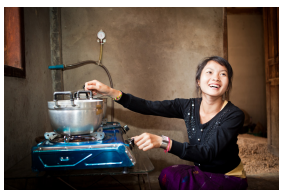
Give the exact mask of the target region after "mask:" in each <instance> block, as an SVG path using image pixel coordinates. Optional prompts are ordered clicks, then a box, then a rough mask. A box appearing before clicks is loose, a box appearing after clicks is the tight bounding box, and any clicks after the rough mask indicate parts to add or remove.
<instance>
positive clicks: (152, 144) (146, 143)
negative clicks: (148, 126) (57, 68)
mask: <svg viewBox="0 0 282 195" xmlns="http://www.w3.org/2000/svg"><path fill="white" fill-rule="evenodd" d="M133 138H134V143H135V145H137V146H138V148H139V149H140V150H143V151H147V150H150V149H152V148H159V147H160V146H161V144H162V137H160V136H158V135H154V134H150V133H143V134H141V135H139V136H135V137H133Z"/></svg>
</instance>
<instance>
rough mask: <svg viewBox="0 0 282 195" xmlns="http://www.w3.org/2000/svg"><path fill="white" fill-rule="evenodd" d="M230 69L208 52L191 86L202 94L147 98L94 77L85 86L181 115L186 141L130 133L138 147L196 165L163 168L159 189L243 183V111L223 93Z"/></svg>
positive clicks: (144, 108) (142, 108)
mask: <svg viewBox="0 0 282 195" xmlns="http://www.w3.org/2000/svg"><path fill="white" fill-rule="evenodd" d="M232 76H233V71H232V68H231V66H230V64H229V63H228V62H227V61H226V60H225V59H223V58H221V57H218V56H212V57H209V58H206V59H205V60H204V61H203V62H201V63H200V64H199V65H198V68H197V72H196V86H197V89H198V90H199V91H200V92H201V93H200V94H201V96H202V97H201V98H190V99H182V98H177V99H174V100H162V101H148V100H144V99H141V98H138V97H135V96H133V95H131V94H126V93H124V92H122V91H119V90H116V89H113V88H110V87H108V86H106V85H104V84H103V83H101V82H99V81H97V80H93V81H89V82H86V83H85V90H91V91H93V93H94V94H96V93H100V94H103V95H108V96H110V97H112V98H113V99H114V100H115V101H116V102H117V103H119V104H121V105H122V106H123V107H125V108H127V109H129V110H131V111H134V112H137V113H141V114H145V115H155V116H163V117H168V118H180V119H184V121H185V124H186V127H187V132H188V138H189V142H188V140H187V142H184V143H180V142H178V141H176V140H172V139H170V138H169V137H166V136H163V135H162V136H159V135H154V134H150V133H143V134H141V135H139V136H135V137H134V143H135V144H136V145H137V146H138V148H139V149H140V150H143V151H147V150H150V149H153V148H162V149H164V150H165V152H169V153H171V154H174V155H176V156H178V157H179V158H181V159H184V160H188V161H192V162H194V164H195V166H189V165H173V166H170V167H167V168H165V169H163V170H162V172H161V174H160V176H159V183H160V186H161V188H162V189H172V190H176V189H184V190H188V189H207V190H212V189H225V190H230V189H235V190H236V189H246V188H247V186H248V184H247V180H246V173H245V171H244V168H243V164H242V162H241V159H240V157H239V156H238V153H239V149H238V145H237V136H238V133H239V131H240V130H241V128H242V127H243V123H244V113H243V112H242V111H241V110H240V109H239V108H238V107H236V106H235V105H233V104H232V103H231V102H230V101H227V100H226V98H227V97H228V95H226V94H227V93H228V92H229V91H230V89H231V87H232Z"/></svg>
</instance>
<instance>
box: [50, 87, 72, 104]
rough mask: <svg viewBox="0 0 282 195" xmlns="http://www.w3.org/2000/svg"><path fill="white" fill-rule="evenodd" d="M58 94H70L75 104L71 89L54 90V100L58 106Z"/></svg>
mask: <svg viewBox="0 0 282 195" xmlns="http://www.w3.org/2000/svg"><path fill="white" fill-rule="evenodd" d="M58 95H69V96H70V101H71V105H72V106H75V104H74V99H73V95H72V92H71V91H55V92H54V100H53V101H54V102H55V105H56V107H60V106H59V105H58V99H57V97H58Z"/></svg>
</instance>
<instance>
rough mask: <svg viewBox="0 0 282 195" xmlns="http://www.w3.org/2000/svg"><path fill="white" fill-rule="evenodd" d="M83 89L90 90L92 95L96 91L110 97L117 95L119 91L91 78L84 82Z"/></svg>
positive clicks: (95, 93)
mask: <svg viewBox="0 0 282 195" xmlns="http://www.w3.org/2000/svg"><path fill="white" fill-rule="evenodd" d="M85 90H86V91H88V90H89V91H92V93H93V96H94V95H97V93H99V94H102V95H107V96H110V97H112V98H115V97H118V96H119V95H120V94H121V92H120V91H118V90H115V89H113V88H111V87H109V86H107V85H105V84H103V83H101V82H100V81H97V80H93V81H88V82H86V83H85Z"/></svg>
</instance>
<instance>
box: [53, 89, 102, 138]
mask: <svg viewBox="0 0 282 195" xmlns="http://www.w3.org/2000/svg"><path fill="white" fill-rule="evenodd" d="M80 93H90V98H89V99H83V100H82V99H80V98H79V94H80ZM58 95H69V96H70V100H57V96H58ZM48 110H49V117H50V120H51V126H52V128H53V130H54V131H55V132H56V133H59V134H67V135H80V134H89V133H93V132H94V131H95V130H97V129H98V128H99V127H100V125H101V122H102V119H103V100H100V99H93V98H92V92H91V91H78V92H77V99H74V98H73V95H72V93H71V92H70V91H63V92H55V93H54V101H49V102H48Z"/></svg>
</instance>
